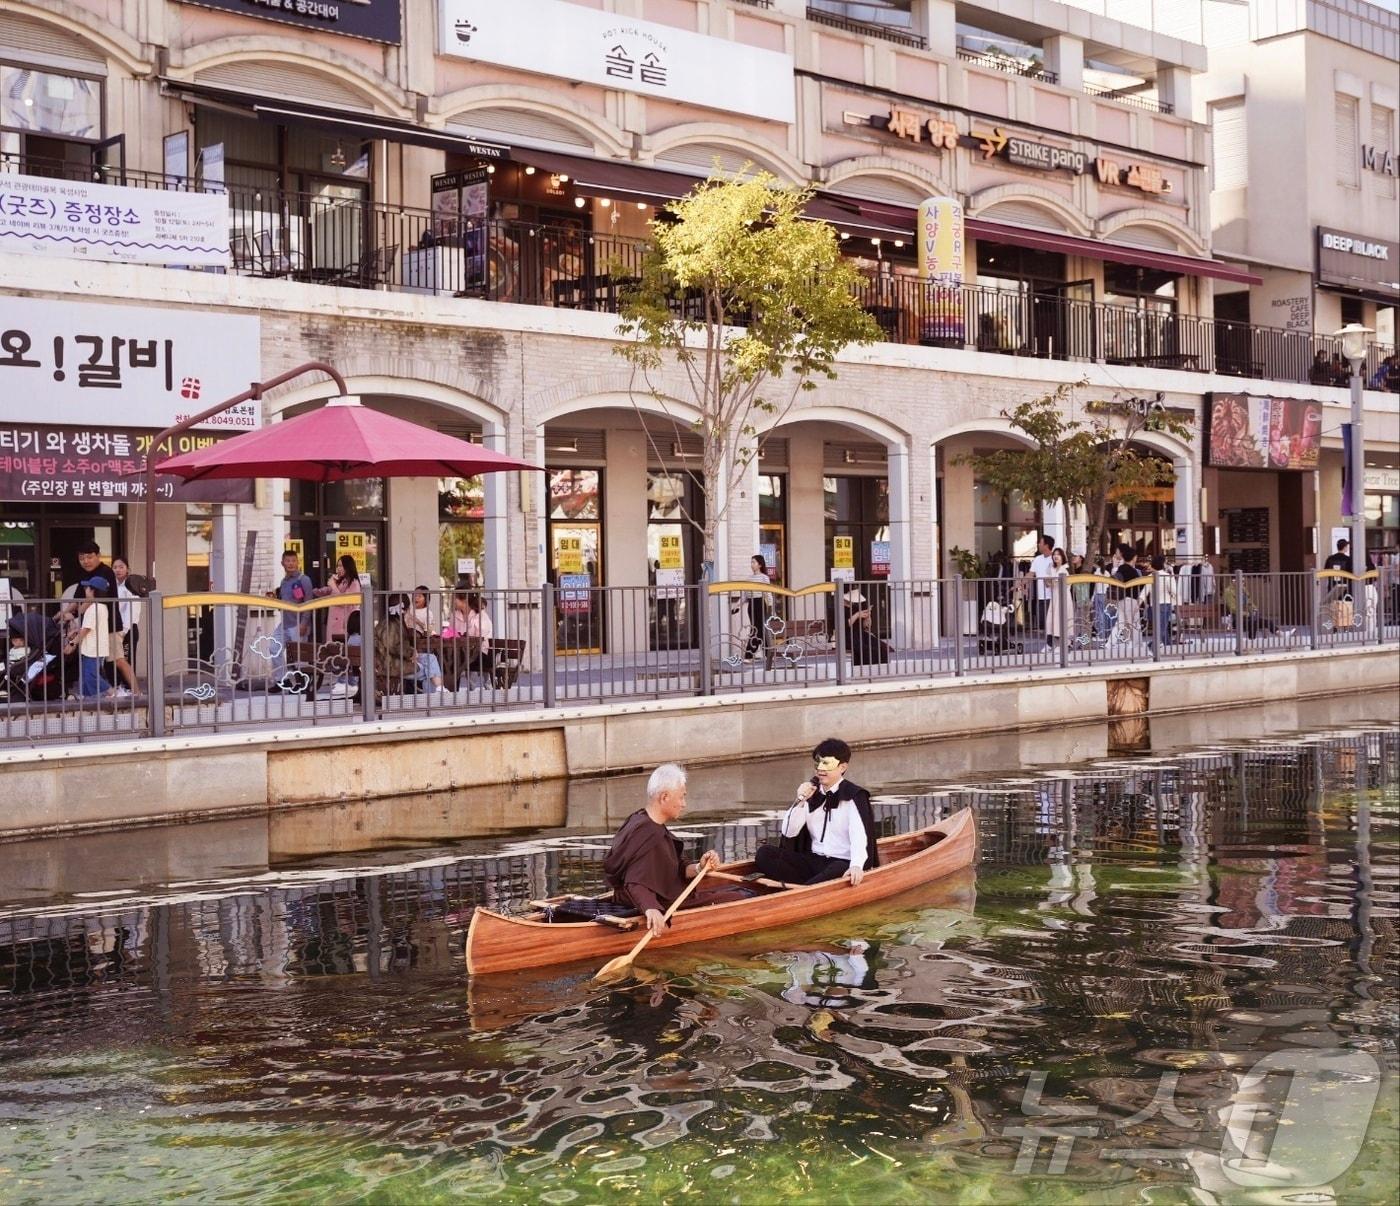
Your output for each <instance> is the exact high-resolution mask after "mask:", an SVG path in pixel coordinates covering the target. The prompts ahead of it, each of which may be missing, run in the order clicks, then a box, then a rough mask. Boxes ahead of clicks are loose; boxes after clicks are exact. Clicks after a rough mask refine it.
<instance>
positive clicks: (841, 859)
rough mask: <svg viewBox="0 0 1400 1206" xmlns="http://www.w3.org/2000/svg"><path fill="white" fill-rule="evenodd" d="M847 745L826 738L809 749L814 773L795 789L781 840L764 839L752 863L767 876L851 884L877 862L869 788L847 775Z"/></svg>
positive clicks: (788, 880) (797, 881)
mask: <svg viewBox="0 0 1400 1206" xmlns="http://www.w3.org/2000/svg"><path fill="white" fill-rule="evenodd" d="M850 760H851V747H850V746H849V745H847V744H846V743H845V742H844V741H842V740H840V739H839V738H836V737H828V738H827V739H826V740H825V741H823V742H821V744H819V745H818V746H817V748H816V749H814V750H813V751H812V762H813V764H814V765H815V768H816V774H814V775H813V776H812V778H811V779H810V780H809V781H808V782H806V783H803V784H802V786H801V787H800V788H798V790H797V799H796V800H795V801H794V802H793V804H792V807H790V808H789V809H788V810H787V815H786V816H784V817H783V827H782V840H781V841H780V842H779V843H778V844H777V845H776V846H775V845H772V844H769V843H765V844H764V845H762V846H760V847H759V848H758V850H757V852H756V853H755V855H754V863H755V865H756V866H757V867H758V869H759V871H761V872H762V873H763V874H764V875H766V876H768V878H770V879H776V880H781V881H782V882H783V883H787V884H820V883H825V882H827V881H828V880H834V879H846V880H849V881H850V884H851V886H852V887H857V886H859V884H860V881H861V879H862V878H864V876H865V873H866V872H867V871H869V870H872V869H873V868H875V867H877V866H879V862H880V859H879V853H878V851H877V849H876V845H875V838H876V834H875V818H874V815H873V814H872V813H871V811H870V793H869V792H868V791H866V790H865V788H863V787H859V786H857V785H856V784H854V783H852V782H851V781H850V780H849V779H847V778H846V768H847V767H848V766H849V764H850Z"/></svg>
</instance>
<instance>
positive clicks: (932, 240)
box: [915, 197, 966, 288]
mask: <svg viewBox="0 0 1400 1206" xmlns="http://www.w3.org/2000/svg"><path fill="white" fill-rule="evenodd" d="M915 231H916V233H917V237H918V243H919V246H918V253H919V275H920V276H921V277H923V278H924V279H925V280H927V281H932V282H933V283H934V284H936V285H947V286H949V287H950V288H954V287H960V286H961V285H962V283H963V251H964V247H965V245H966V244H965V241H964V237H963V207H962V202H960V201H959V200H958V199H957V198H956V197H929V198H928V199H927V200H925V201H923V202H921V203H920V205H919V216H918V220H917V222H916V224H915Z"/></svg>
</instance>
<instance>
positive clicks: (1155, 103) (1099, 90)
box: [1084, 80, 1174, 114]
mask: <svg viewBox="0 0 1400 1206" xmlns="http://www.w3.org/2000/svg"><path fill="white" fill-rule="evenodd" d="M1084 92H1085V95H1087V96H1096V97H1098V98H1099V99H1100V100H1111V101H1116V102H1117V103H1118V104H1120V105H1131V106H1132V107H1133V108H1135V109H1146V110H1147V111H1148V112H1149V113H1168V114H1170V113H1172V112H1174V108H1173V106H1172V103H1171V102H1170V101H1164V100H1161V99H1160V98H1159V97H1155V96H1136V95H1134V94H1133V93H1131V92H1124V91H1123V90H1122V89H1119V88H1112V87H1110V86H1109V85H1107V84H1095V83H1091V82H1090V81H1088V80H1085V81H1084Z"/></svg>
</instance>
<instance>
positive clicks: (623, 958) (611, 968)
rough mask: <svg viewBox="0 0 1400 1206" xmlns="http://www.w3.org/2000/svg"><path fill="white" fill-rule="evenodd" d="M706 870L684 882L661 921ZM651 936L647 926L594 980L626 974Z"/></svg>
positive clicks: (703, 875) (681, 900)
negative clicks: (644, 931) (623, 952)
mask: <svg viewBox="0 0 1400 1206" xmlns="http://www.w3.org/2000/svg"><path fill="white" fill-rule="evenodd" d="M707 871H709V868H708V867H701V868H700V870H699V871H698V872H696V875H695V878H694V879H692V880H691V881H690V883H688V884H686V886H685V891H684V892H682V893H681V894H680V895H679V896H677V897H676V900H675V903H674V904H673V905H671V907H670V908H669V909H667V910H666V914H665V916H664V917H662V919H661V920H662V921H663V922H667V921H670V920H671V914H673V913H674V912H675V911H676V910H677V909H679V908H680V907H681V905H683V904H684V903H685V898H686V897H687V896H689V895H690V894H691V893H692V892H694V891H695V889H696V888H697V887H699V886H700V881H701V880H702V879H704V878H705V874H706V872H707ZM652 937H653V934H652V930H651V928H650V927H649V926H648V927H647V932H646V933H645V934H643V935H642V937H641V941H639V942H638V943H637V945H636V946H634V947H633V948H632V949H631V950H630V951H628V952H627V953H626V954H625V955H619V956H618V957H617V958H616V959H610V960H609V961H608V962H607V963H604V964H603V966H602V967H600V968H599V969H598V974H597V975H596V976H594V977H593V979H594V981H595V982H596V981H602V980H620V979H622V977H623V976H625V975H626V974H627V971H628V969H629V968H630V967H631V966H632V962H633V960H634V959H636V957H637V956H638V955H640V954H641V953H642V947H644V946H646V944H647V943H648V942H650V941H651V940H652Z"/></svg>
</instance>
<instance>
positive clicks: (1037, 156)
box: [996, 130, 1089, 176]
mask: <svg viewBox="0 0 1400 1206" xmlns="http://www.w3.org/2000/svg"><path fill="white" fill-rule="evenodd" d="M996 133H997V134H1000V133H1001V131H1000V130H998V131H996ZM1006 161H1007V163H1014V164H1015V165H1016V166H1017V167H1025V168H1035V169H1036V170H1037V171H1041V172H1060V171H1064V172H1073V173H1074V174H1075V175H1076V176H1082V175H1083V174H1084V169H1085V168H1086V167H1087V166H1088V162H1089V161H1088V159H1087V158H1086V157H1085V154H1084V152H1083V151H1072V150H1070V148H1069V147H1052V146H1050V145H1049V144H1048V143H1044V142H1032V141H1031V140H1030V139H1029V138H1007V139H1006Z"/></svg>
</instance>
